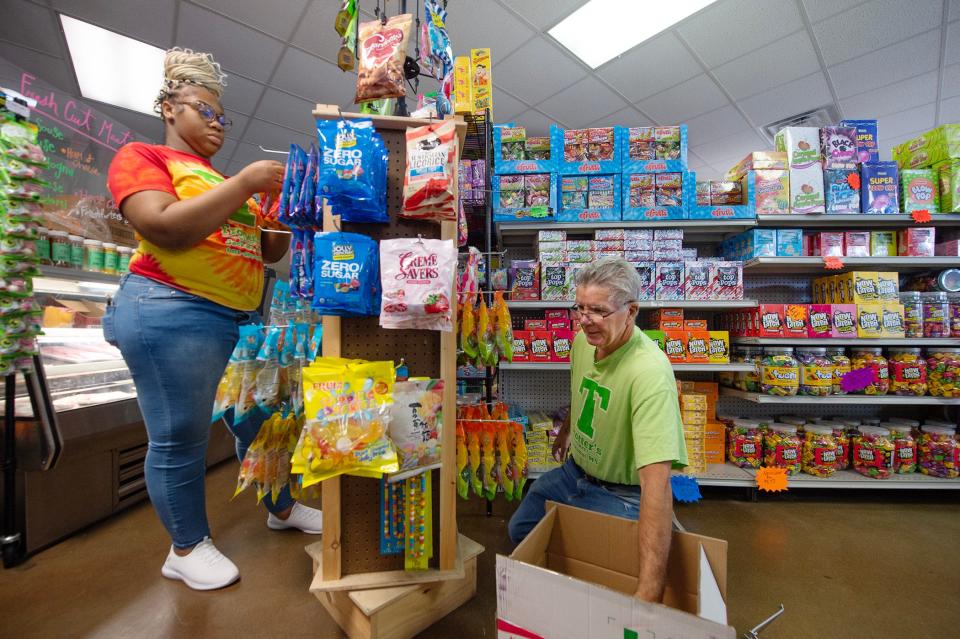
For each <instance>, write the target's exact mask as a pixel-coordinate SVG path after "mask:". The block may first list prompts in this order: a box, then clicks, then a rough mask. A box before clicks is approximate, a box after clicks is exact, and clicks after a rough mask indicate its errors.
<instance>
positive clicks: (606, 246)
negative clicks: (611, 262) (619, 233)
mask: <svg viewBox="0 0 960 639" xmlns="http://www.w3.org/2000/svg"><path fill="white" fill-rule="evenodd" d="M594 242H596V243H597V251H601V252H602V251H622V250H623V240H594Z"/></svg>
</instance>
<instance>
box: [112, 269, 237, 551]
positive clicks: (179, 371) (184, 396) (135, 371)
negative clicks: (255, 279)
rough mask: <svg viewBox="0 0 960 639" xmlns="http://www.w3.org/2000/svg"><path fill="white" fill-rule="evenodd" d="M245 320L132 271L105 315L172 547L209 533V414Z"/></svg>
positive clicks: (152, 494) (152, 496)
mask: <svg viewBox="0 0 960 639" xmlns="http://www.w3.org/2000/svg"><path fill="white" fill-rule="evenodd" d="M250 317H251V314H250V313H246V312H243V311H236V310H233V309H230V308H227V307H225V306H221V305H220V304H216V303H214V302H211V301H209V300H207V299H204V298H202V297H198V296H196V295H191V294H190V293H185V292H183V291H179V290H177V289H173V288H170V287H169V286H165V285H163V284H160V283H159V282H155V281H153V280H150V279H148V278H145V277H141V276H139V275H133V274H127V275H124V276H123V278H122V279H121V281H120V290H119V291H118V292H117V295H116V297H115V298H114V301H113V304H112V305H111V306H109V307H108V308H107V311H106V314H105V315H104V317H103V335H104V339H106V341H107V342H109V343H110V344H113V345H115V346H117V347H118V348H119V349H120V352H121V353H122V354H123V359H124V361H126V363H127V367H128V368H129V369H130V374H131V376H132V377H133V382H134V384H135V385H136V388H137V402H138V403H139V404H140V412H141V414H142V415H143V421H144V423H145V424H146V427H147V436H148V438H149V445H148V447H147V457H146V461H145V463H144V475H145V476H146V483H147V492H148V493H149V495H150V501H151V502H153V506H154V508H155V509H156V511H157V515H158V516H159V517H160V521H161V522H162V523H163V525H164V527H165V528H166V529H167V532H168V533H169V534H170V537H171V539H172V540H173V545H174V546H175V547H177V548H184V549H185V548H191V547H193V546H195V545H196V544H198V543H199V542H200V541H202V540H203V538H204V537H206V536H209V535H210V526H209V524H208V523H207V512H206V493H205V487H204V478H205V474H206V454H207V444H208V442H209V439H210V428H211V425H210V415H211V412H212V410H213V400H214V397H215V395H216V390H217V384H218V383H219V381H220V378H221V377H222V376H223V371H224V369H225V368H226V365H227V361H228V360H229V359H230V353H231V352H233V348H234V346H235V345H236V343H237V338H238V327H239V325H240V324H243V323H246V322H247V321H249V320H250ZM251 430H252V427H251ZM245 434H249V432H247V431H245ZM254 437H256V432H253V434H252V436H250V439H249V440H248V441H247V442H246V445H249V443H250V442H251V441H253V438H254ZM244 450H245V448H244Z"/></svg>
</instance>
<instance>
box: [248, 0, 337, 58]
mask: <svg viewBox="0 0 960 639" xmlns="http://www.w3.org/2000/svg"><path fill="white" fill-rule="evenodd" d="M264 6H267V5H264ZM339 11H340V3H339V2H326V1H324V0H319V1H318V0H315V1H314V2H311V3H310V8H309V9H307V13H306V15H305V16H303V20H301V21H300V26H299V27H297V31H296V33H294V35H293V39H292V40H290V43H291V44H293V45H295V46H298V47H300V48H301V49H305V50H307V51H309V52H310V53H313V54H314V55H318V56H320V57H321V58H325V59H327V60H329V61H330V62H334V61H336V59H337V52H338V51H340V36H339V35H337V32H336V31H334V30H333V19H334V17H336V15H337V12H339Z"/></svg>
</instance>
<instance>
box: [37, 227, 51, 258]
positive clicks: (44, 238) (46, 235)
mask: <svg viewBox="0 0 960 639" xmlns="http://www.w3.org/2000/svg"><path fill="white" fill-rule="evenodd" d="M37 258H38V259H39V260H40V263H41V264H43V265H45V266H49V265H51V264H52V263H53V262H52V261H51V258H50V231H49V230H47V228H46V227H44V226H41V227H38V228H37Z"/></svg>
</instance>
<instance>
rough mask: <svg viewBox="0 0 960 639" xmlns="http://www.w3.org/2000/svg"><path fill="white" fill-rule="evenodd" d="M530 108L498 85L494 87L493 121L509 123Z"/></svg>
mask: <svg viewBox="0 0 960 639" xmlns="http://www.w3.org/2000/svg"><path fill="white" fill-rule="evenodd" d="M529 108H530V106H529V105H527V104H524V103H523V102H521V101H520V100H518V99H516V98H515V97H513V96H512V95H510V94H509V93H507V92H506V91H504V90H503V89H501V88H500V87H498V86H497V85H496V84H494V85H493V121H494V122H508V121H510V120H511V119H513V118H514V117H516V116H517V115H518V114H520V113H523V112H524V111H526V110H527V109H529Z"/></svg>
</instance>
